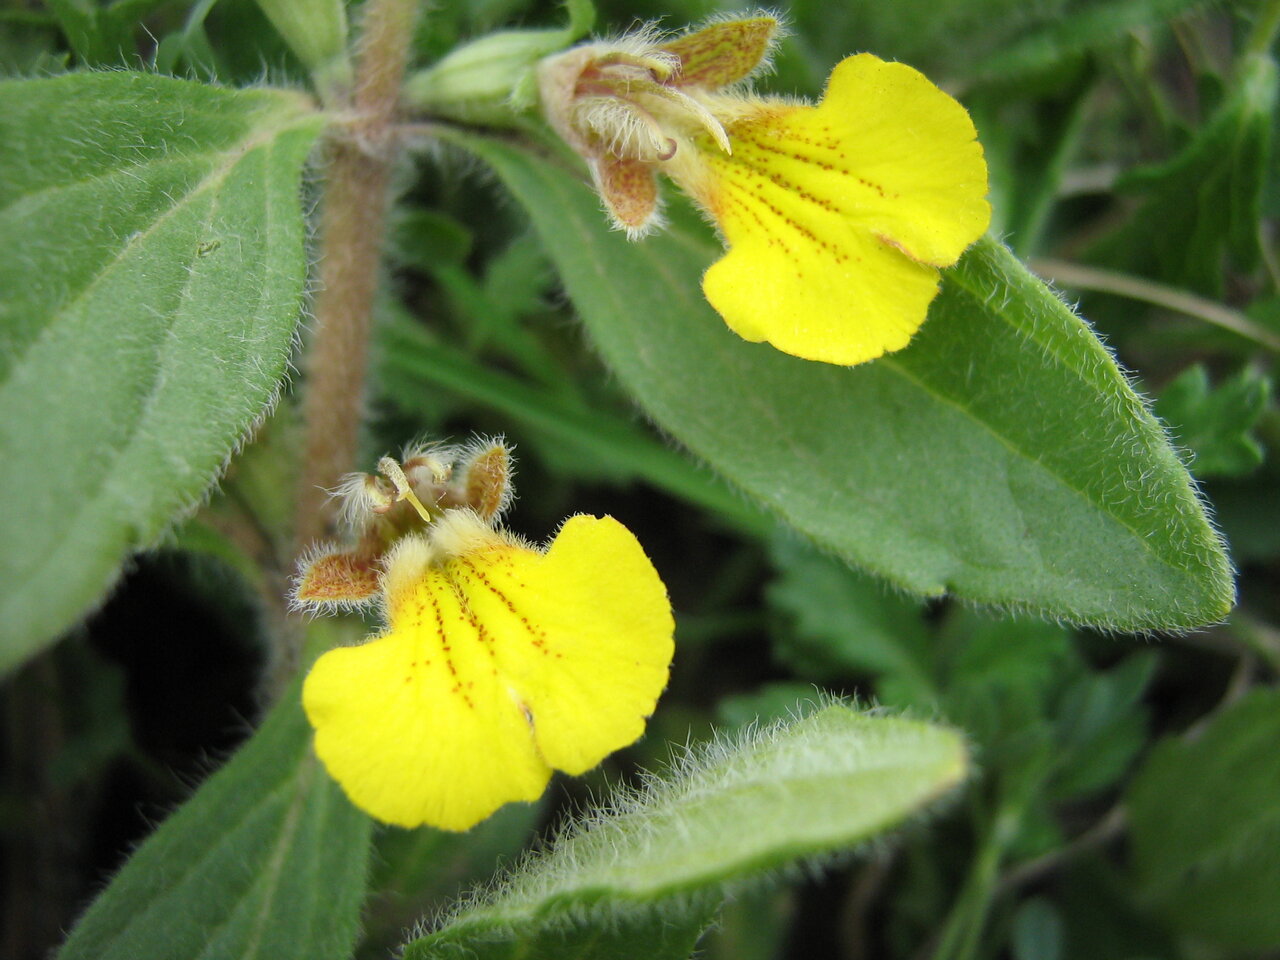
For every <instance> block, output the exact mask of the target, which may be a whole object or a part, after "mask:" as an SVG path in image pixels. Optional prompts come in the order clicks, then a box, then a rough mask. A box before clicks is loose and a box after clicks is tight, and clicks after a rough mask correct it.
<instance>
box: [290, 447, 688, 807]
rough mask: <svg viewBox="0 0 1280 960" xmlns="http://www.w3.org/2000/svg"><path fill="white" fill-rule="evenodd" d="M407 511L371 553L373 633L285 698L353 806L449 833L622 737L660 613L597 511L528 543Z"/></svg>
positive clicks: (663, 600) (648, 707)
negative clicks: (382, 548) (542, 541)
mask: <svg viewBox="0 0 1280 960" xmlns="http://www.w3.org/2000/svg"><path fill="white" fill-rule="evenodd" d="M388 472H389V473H393V471H391V470H389V471H388ZM394 479H395V477H394V476H393V480H394ZM396 486H397V487H398V488H400V486H401V485H400V483H399V482H398V481H397V482H396ZM504 489H505V480H504ZM402 490H403V488H402ZM425 512H426V513H427V514H428V515H429V516H431V518H432V519H431V520H430V522H429V523H428V524H427V526H426V529H425V531H424V532H410V533H408V534H405V535H404V536H402V537H401V538H400V539H399V540H398V541H396V543H395V544H394V545H393V546H392V547H391V548H390V550H389V551H388V552H387V553H386V555H385V557H384V558H383V561H382V566H383V572H382V575H381V579H380V584H379V590H380V598H381V604H382V609H383V616H384V619H385V622H386V629H385V630H384V631H383V632H382V633H380V634H379V635H377V636H375V637H374V638H373V639H371V640H370V641H369V642H367V643H365V644H363V645H361V646H356V647H343V648H338V649H335V650H330V651H329V652H328V653H326V654H324V656H322V657H321V658H320V659H319V660H318V661H317V662H316V664H315V666H314V667H313V668H312V670H311V673H310V674H309V675H308V677H307V679H306V682H305V684H304V686H303V706H304V707H305V709H306V713H307V716H308V718H309V719H310V721H311V724H312V726H313V727H314V728H315V734H316V735H315V750H316V754H317V755H318V756H319V758H320V760H321V761H322V762H323V763H324V765H325V768H326V769H327V770H328V771H329V773H330V774H331V775H332V776H333V777H334V778H335V779H336V780H337V781H338V782H339V783H340V784H341V785H342V787H343V789H344V790H345V791H346V793H347V795H348V796H349V797H350V798H351V800H352V802H353V803H355V804H356V806H358V807H360V808H361V809H363V810H365V811H366V812H367V813H369V814H371V815H372V816H374V817H376V818H377V819H379V820H383V821H385V822H387V823H393V824H398V825H400V826H405V827H414V826H418V825H420V824H430V825H432V826H435V827H440V828H442V829H445V830H466V829H468V828H470V827H472V826H474V825H475V824H476V823H478V822H479V821H481V820H483V819H484V818H485V817H487V816H489V815H490V814H491V813H493V812H494V811H495V810H496V809H498V807H500V806H502V805H503V804H505V803H509V802H512V801H517V800H523V801H532V800H536V799H537V798H538V797H539V796H541V794H542V792H543V790H544V789H545V788H546V785H547V781H548V780H549V778H550V776H551V772H552V770H563V771H565V772H567V773H571V774H580V773H584V772H585V771H587V770H589V769H591V768H592V767H594V766H595V765H596V764H598V763H599V762H600V761H601V760H602V759H604V757H606V756H607V755H608V754H610V753H612V752H613V751H615V750H618V749H619V748H621V747H624V746H626V745H627V744H630V743H632V742H633V741H635V740H636V739H637V738H638V737H639V736H640V735H641V734H642V733H643V732H644V727H645V721H646V719H647V718H648V716H649V714H650V713H652V711H653V708H654V705H655V703H656V701H657V698H658V695H659V694H660V693H661V692H662V690H663V688H664V687H665V686H666V682H667V672H668V667H669V664H670V661H671V656H672V650H673V645H672V632H673V629H674V624H673V622H672V618H671V607H670V604H669V602H668V600H667V595H666V589H665V588H664V587H663V584H662V581H661V580H660V579H659V578H658V574H657V573H656V571H655V570H654V568H653V565H652V564H651V563H650V562H649V559H648V557H646V556H645V553H644V550H643V549H642V548H641V546H640V544H639V543H638V542H637V541H636V539H635V537H634V536H633V535H632V534H631V533H630V532H629V531H628V530H627V529H626V528H625V527H623V526H622V524H620V523H618V522H617V521H616V520H614V519H612V518H611V517H603V518H597V517H590V516H575V517H572V518H570V519H569V520H568V521H566V522H565V524H564V525H563V526H562V527H561V529H560V531H559V533H558V534H557V535H556V537H555V539H554V541H553V542H552V543H551V545H550V546H549V547H548V548H546V549H545V550H544V549H539V548H535V547H532V546H530V545H528V544H526V543H524V542H522V541H520V540H519V539H518V538H516V537H514V536H513V535H511V534H510V533H507V532H505V531H503V530H501V529H497V528H495V527H494V526H493V525H492V523H491V522H490V521H489V520H485V519H481V517H480V515H479V514H477V512H476V511H475V510H473V509H471V508H470V507H454V508H448V509H445V510H443V511H441V512H439V513H437V512H436V511H434V510H433V509H432V508H431V506H430V505H428V506H427V507H426V509H425Z"/></svg>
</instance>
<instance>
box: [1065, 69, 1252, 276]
mask: <svg viewBox="0 0 1280 960" xmlns="http://www.w3.org/2000/svg"><path fill="white" fill-rule="evenodd" d="M1237 69H1238V75H1237V78H1236V80H1235V82H1234V84H1233V85H1232V87H1231V89H1230V91H1229V92H1228V95H1227V98H1226V99H1225V100H1224V101H1223V102H1222V104H1221V105H1220V106H1219V108H1218V109H1217V111H1215V113H1214V114H1213V116H1212V117H1210V119H1209V121H1208V123H1206V124H1205V126H1204V127H1203V128H1202V129H1200V130H1199V131H1198V132H1197V133H1196V135H1195V137H1194V138H1193V139H1192V140H1191V142H1190V143H1188V144H1187V145H1186V147H1184V148H1183V149H1182V151H1181V152H1180V153H1178V154H1177V156H1175V157H1173V158H1172V159H1171V160H1169V161H1168V162H1166V163H1163V164H1159V165H1156V166H1151V167H1144V168H1141V169H1138V170H1135V171H1132V172H1130V173H1129V174H1128V175H1127V176H1126V177H1125V178H1124V179H1123V180H1122V181H1121V182H1120V183H1119V184H1118V185H1117V186H1118V187H1119V188H1120V189H1122V190H1127V191H1129V192H1133V193H1137V194H1139V195H1142V196H1144V198H1145V202H1144V203H1143V205H1142V206H1141V207H1140V208H1139V209H1138V210H1137V211H1136V212H1135V214H1134V216H1133V218H1132V219H1131V220H1130V221H1129V222H1128V223H1127V224H1125V225H1124V226H1123V227H1122V228H1121V229H1120V230H1118V231H1117V232H1116V233H1114V234H1112V235H1111V236H1110V237H1109V238H1107V239H1106V240H1104V241H1103V242H1102V243H1100V244H1098V245H1097V247H1096V248H1095V249H1094V250H1093V251H1092V252H1091V254H1090V256H1091V258H1092V259H1094V260H1095V261H1096V262H1098V263H1104V264H1106V265H1107V267H1109V268H1111V269H1118V270H1121V271H1124V270H1128V271H1132V272H1134V273H1141V274H1144V275H1146V276H1150V277H1152V278H1154V279H1157V280H1163V281H1165V282H1167V283H1171V284H1174V285H1175V286H1181V287H1186V288H1188V289H1191V290H1194V291H1196V292H1197V293H1202V294H1205V295H1206V296H1211V297H1220V296H1221V294H1222V287H1223V267H1224V264H1225V262H1226V260H1227V258H1228V256H1229V257H1230V258H1231V259H1232V260H1234V262H1235V264H1236V266H1238V267H1239V268H1240V269H1244V270H1248V269H1251V268H1252V267H1253V266H1254V264H1256V263H1257V261H1258V256H1259V249H1258V221H1259V219H1260V218H1261V204H1262V191H1263V185H1264V183H1265V182H1266V179H1267V174H1268V170H1269V169H1270V165H1271V159H1270V158H1271V123H1272V113H1273V111H1274V109H1275V103H1276V90H1277V73H1276V64H1275V61H1274V60H1272V59H1271V58H1270V57H1269V56H1266V55H1263V54H1250V55H1248V56H1246V57H1244V58H1242V59H1241V60H1240V61H1239V64H1238V67H1237Z"/></svg>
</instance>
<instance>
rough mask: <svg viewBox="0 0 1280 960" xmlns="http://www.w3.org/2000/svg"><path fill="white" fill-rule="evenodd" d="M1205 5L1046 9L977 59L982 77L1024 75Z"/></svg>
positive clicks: (1124, 3) (1163, 1) (1154, 2)
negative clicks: (1026, 27)
mask: <svg viewBox="0 0 1280 960" xmlns="http://www.w3.org/2000/svg"><path fill="white" fill-rule="evenodd" d="M1078 6H1079V5H1077V7H1078ZM1204 6H1208V2H1207V0H1104V2H1102V3H1097V4H1094V5H1093V6H1091V7H1084V8H1083V9H1074V10H1072V11H1071V12H1069V13H1065V14H1058V15H1053V14H1048V15H1044V19H1043V20H1041V22H1040V23H1038V24H1036V26H1035V27H1034V28H1033V29H1032V30H1030V31H1028V32H1026V33H1025V34H1023V35H1022V36H1020V37H1018V38H1017V39H1016V40H1014V41H1012V42H1010V43H1007V44H1005V45H1004V47H1003V48H1002V49H1000V50H997V51H995V52H994V53H993V54H992V55H990V56H987V57H983V58H982V60H981V61H980V62H979V63H978V64H977V73H978V78H979V79H980V80H982V81H991V80H1005V81H1007V80H1018V79H1023V78H1025V77H1026V75H1027V74H1031V73H1038V72H1040V71H1043V70H1046V69H1050V68H1052V67H1053V66H1055V65H1057V64H1059V63H1061V62H1062V61H1063V60H1065V59H1068V58H1070V57H1075V56H1079V55H1081V54H1083V53H1085V52H1086V51H1088V50H1090V49H1093V48H1095V47H1098V46H1102V45H1105V44H1109V43H1115V42H1117V41H1119V40H1121V39H1123V38H1124V37H1125V36H1127V35H1129V34H1130V33H1131V32H1133V31H1135V30H1141V29H1144V28H1151V27H1154V26H1157V25H1158V24H1160V23H1162V22H1164V21H1166V20H1169V19H1171V18H1173V17H1175V16H1178V15H1179V14H1183V13H1186V12H1188V11H1190V10H1193V9H1195V8H1196V7H1204ZM1037 12H1038V11H1037ZM1030 15H1031V16H1034V14H1030Z"/></svg>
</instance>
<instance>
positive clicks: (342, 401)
mask: <svg viewBox="0 0 1280 960" xmlns="http://www.w3.org/2000/svg"><path fill="white" fill-rule="evenodd" d="M416 6H417V4H416V3H415V0H369V2H368V3H367V4H366V8H365V15H364V23H363V32H362V35H361V40H360V49H359V52H358V59H357V63H356V76H355V85H354V91H353V95H352V99H353V103H352V106H353V107H354V111H353V114H352V116H351V119H350V121H349V122H348V123H346V124H344V125H343V126H342V127H341V128H340V129H339V130H338V131H337V133H336V135H335V136H334V137H333V138H332V139H331V141H330V143H329V152H328V157H327V166H326V170H325V189H324V196H323V198H322V201H321V207H322V210H321V222H320V266H319V270H320V292H319V293H318V295H317V296H316V303H315V321H314V329H313V331H312V339H311V344H310V347H309V349H308V353H307V359H306V374H307V387H306V396H305V399H304V402H303V419H304V431H305V446H304V451H303V461H302V468H301V472H300V478H299V487H298V493H297V501H296V502H297V512H296V514H295V523H294V537H295V546H296V548H297V549H298V550H302V549H305V548H306V546H307V545H308V544H309V543H311V542H312V541H313V540H315V539H317V538H318V537H320V536H322V535H323V534H324V533H325V532H326V529H327V523H328V515H327V514H328V504H327V500H328V496H327V494H326V492H325V491H326V489H327V488H329V487H332V486H333V485H334V484H335V483H336V482H337V481H338V479H339V477H341V476H342V474H344V473H346V472H348V471H350V470H351V469H352V468H353V467H354V466H355V459H356V450H357V443H358V440H359V433H360V424H361V419H362V414H363V410H364V393H365V374H366V368H367V366H368V350H369V333H370V327H371V321H372V316H373V301H374V294H375V292H376V289H377V282H378V263H379V259H380V254H381V244H382V235H383V227H384V221H385V219H386V213H387V205H388V197H389V193H388V187H389V183H390V179H391V169H392V165H393V163H394V161H395V147H396V141H395V131H394V128H393V123H394V121H395V118H396V105H397V100H398V97H399V92H400V85H401V82H402V81H403V78H404V71H405V66H406V63H407V61H408V55H409V42H410V38H411V36H412V34H413V20H414V14H415V9H416Z"/></svg>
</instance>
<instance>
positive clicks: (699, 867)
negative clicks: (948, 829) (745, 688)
mask: <svg viewBox="0 0 1280 960" xmlns="http://www.w3.org/2000/svg"><path fill="white" fill-rule="evenodd" d="M966 766H967V762H966V757H965V748H964V742H963V740H962V738H961V737H960V736H959V734H957V733H956V732H954V731H951V730H946V729H943V728H940V727H934V726H930V725H929V724H925V723H918V722H915V721H910V720H903V719H898V718H893V717H885V716H875V715H871V714H866V713H858V712H857V711H854V710H851V709H849V708H848V707H844V706H840V705H833V706H829V707H827V708H825V709H823V710H821V711H820V712H818V713H815V714H812V715H811V716H808V717H806V718H804V719H802V720H799V721H796V722H793V723H791V724H789V725H782V726H776V727H769V728H766V729H764V730H763V731H757V732H756V733H755V734H752V735H746V736H743V737H741V738H739V739H737V740H736V741H733V742H717V743H713V744H709V745H706V746H704V747H702V748H700V749H698V750H695V751H694V752H693V753H691V754H690V755H689V756H688V757H686V758H685V759H684V760H682V761H680V762H678V763H677V764H676V766H675V769H674V770H673V771H672V772H671V773H670V774H669V775H667V776H665V777H664V778H662V779H656V778H655V779H654V780H651V781H650V782H649V783H648V785H647V786H646V787H645V788H644V790H643V791H641V792H638V793H635V794H623V795H622V796H621V797H620V798H615V799H614V800H613V801H612V803H611V804H610V805H609V807H607V808H606V809H605V810H603V811H600V812H598V813H596V814H594V815H591V816H588V817H584V818H579V819H578V821H577V825H576V826H574V827H572V828H571V829H570V831H569V832H568V833H567V834H566V835H565V836H563V837H561V838H560V839H559V840H558V841H557V842H556V843H555V845H554V846H553V847H552V848H551V849H550V850H549V851H547V852H546V853H545V854H543V855H540V856H536V857H533V858H531V859H529V860H527V861H526V862H525V863H524V864H522V865H521V866H520V867H519V868H518V869H517V870H516V871H514V872H513V873H512V874H511V875H510V876H508V877H507V878H505V879H504V880H503V881H501V883H500V884H499V885H498V886H497V887H495V888H494V889H493V890H492V892H490V893H487V894H482V895H481V896H480V898H479V899H478V900H474V901H470V902H465V901H464V905H463V906H461V907H460V908H458V909H457V910H456V911H455V912H454V913H453V914H452V916H450V917H449V918H448V919H447V920H445V921H444V923H443V925H442V926H441V928H440V929H439V930H437V931H436V932H434V933H432V934H429V935H427V936H425V937H422V938H420V939H417V940H414V941H413V942H411V943H409V944H408V945H407V946H406V948H405V957H406V960H428V958H436V957H440V958H444V957H457V956H470V957H474V958H477V960H489V958H495V957H515V956H519V957H521V958H525V960H533V958H543V957H545V958H552V957H554V958H561V960H565V958H584V960H585V958H596V957H599V958H606V957H608V958H620V957H636V958H647V960H664V958H671V960H676V958H679V960H683V958H684V957H687V956H688V955H689V953H690V951H691V950H692V948H693V945H694V942H695V941H696V938H697V936H698V934H699V933H700V932H701V930H702V928H703V927H704V926H705V924H706V923H707V921H708V920H709V918H710V916H711V914H712V913H713V911H714V910H715V908H716V906H717V905H718V902H719V900H720V898H721V897H722V896H723V894H724V890H725V886H726V885H727V884H731V883H733V882H734V881H738V880H741V879H743V878H746V877H748V876H751V875H753V874H757V873H759V872H760V871H763V870H769V869H776V868H779V867H783V866H786V865H787V864H789V863H791V862H792V861H793V860H795V859H796V858H798V857H805V856H810V855H814V854H821V853H823V852H825V851H829V850H838V849H842V848H847V847H850V846H852V845H854V844H857V843H859V842H861V841H863V840H865V839H867V838H869V837H872V836H875V835H876V834H879V833H881V832H882V831H884V830H886V829H888V828H889V827H891V826H893V825H895V824H897V823H899V822H900V821H901V820H902V819H904V818H905V817H907V816H909V815H911V814H912V813H914V812H916V811H917V810H918V809H920V808H921V807H922V806H923V805H924V804H927V803H929V802H930V801H932V800H934V799H936V798H937V797H939V796H940V795H941V794H943V793H944V792H946V791H948V790H950V789H951V788H953V787H954V786H955V785H956V784H958V783H959V782H960V781H961V780H962V779H963V778H964V776H965V772H966Z"/></svg>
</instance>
